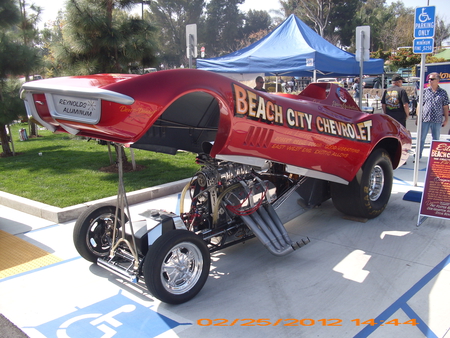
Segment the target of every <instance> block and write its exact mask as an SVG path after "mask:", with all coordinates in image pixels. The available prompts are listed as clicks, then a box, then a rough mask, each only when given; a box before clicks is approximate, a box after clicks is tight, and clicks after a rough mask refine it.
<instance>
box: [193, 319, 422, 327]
mask: <svg viewBox="0 0 450 338" xmlns="http://www.w3.org/2000/svg"><path fill="white" fill-rule="evenodd" d="M345 322H347V323H348V322H350V323H352V324H354V325H356V326H361V325H370V326H375V325H379V326H383V325H394V326H398V325H413V326H416V325H417V324H419V323H418V322H417V321H416V320H415V319H410V320H407V321H404V322H401V321H399V320H398V319H391V320H388V321H384V320H378V321H376V320H375V319H367V320H361V319H352V320H350V321H344V320H342V319H339V318H330V319H311V318H302V319H297V318H286V319H277V320H271V319H269V318H259V319H255V318H242V319H239V318H237V319H233V320H229V319H224V318H216V319H210V318H201V319H198V320H197V325H199V326H314V325H320V326H343V325H344V323H345Z"/></svg>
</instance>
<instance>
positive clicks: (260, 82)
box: [253, 76, 267, 92]
mask: <svg viewBox="0 0 450 338" xmlns="http://www.w3.org/2000/svg"><path fill="white" fill-rule="evenodd" d="M255 82H256V87H255V88H253V89H256V90H259V91H261V92H267V90H265V89H264V88H263V86H264V79H263V78H262V77H261V76H258V77H257V78H256V80H255Z"/></svg>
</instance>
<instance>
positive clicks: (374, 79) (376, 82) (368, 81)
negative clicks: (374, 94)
mask: <svg viewBox="0 0 450 338" xmlns="http://www.w3.org/2000/svg"><path fill="white" fill-rule="evenodd" d="M381 81H382V80H381V76H369V77H365V78H363V80H362V82H363V84H364V88H382V86H381Z"/></svg>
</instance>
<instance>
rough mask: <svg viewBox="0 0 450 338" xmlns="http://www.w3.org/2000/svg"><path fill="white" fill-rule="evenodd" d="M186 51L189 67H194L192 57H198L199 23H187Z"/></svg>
mask: <svg viewBox="0 0 450 338" xmlns="http://www.w3.org/2000/svg"><path fill="white" fill-rule="evenodd" d="M186 53H187V57H188V59H189V68H192V58H196V57H197V24H195V23H193V24H190V25H186Z"/></svg>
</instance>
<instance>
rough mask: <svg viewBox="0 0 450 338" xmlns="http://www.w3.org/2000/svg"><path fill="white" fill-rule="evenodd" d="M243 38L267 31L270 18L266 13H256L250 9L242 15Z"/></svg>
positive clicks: (269, 25)
mask: <svg viewBox="0 0 450 338" xmlns="http://www.w3.org/2000/svg"><path fill="white" fill-rule="evenodd" d="M244 22H245V24H244V28H243V34H244V37H248V36H249V35H250V34H254V33H257V32H259V31H261V30H264V31H266V30H268V29H270V28H271V26H272V18H271V17H270V14H269V13H268V12H267V11H258V10H252V9H250V10H249V11H248V12H247V13H245V15H244Z"/></svg>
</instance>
